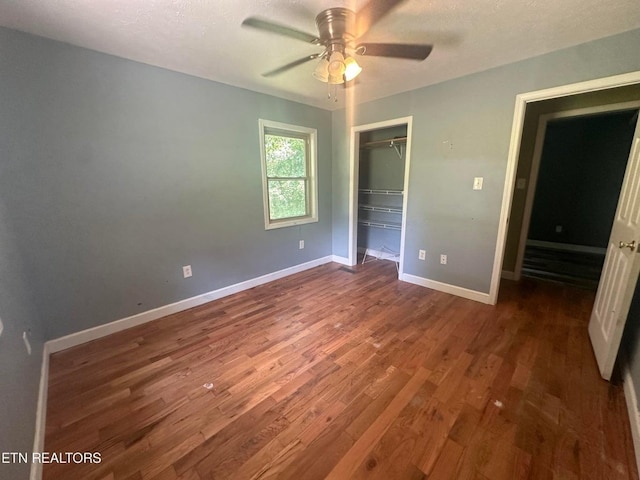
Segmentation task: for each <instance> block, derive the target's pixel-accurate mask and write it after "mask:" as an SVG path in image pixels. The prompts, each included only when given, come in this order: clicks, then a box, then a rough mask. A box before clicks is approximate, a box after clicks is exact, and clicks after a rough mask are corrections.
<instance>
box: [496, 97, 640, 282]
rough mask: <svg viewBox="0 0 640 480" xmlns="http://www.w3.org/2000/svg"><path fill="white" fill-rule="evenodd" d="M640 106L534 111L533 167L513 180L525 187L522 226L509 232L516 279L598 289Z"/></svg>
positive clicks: (631, 103) (639, 103)
mask: <svg viewBox="0 0 640 480" xmlns="http://www.w3.org/2000/svg"><path fill="white" fill-rule="evenodd" d="M639 107H640V102H626V103H620V104H613V105H606V106H602V107H591V108H585V109H578V110H570V111H564V112H554V113H549V114H545V115H542V116H540V119H539V122H538V129H537V137H536V140H535V148H534V154H533V160H532V165H531V173H530V175H528V178H526V177H521V178H518V180H517V182H516V188H517V187H518V184H520V186H526V187H527V196H526V201H525V206H524V212H523V218H522V228H521V230H520V232H519V239H513V238H509V237H508V238H507V244H508V245H509V244H510V242H511V243H513V242H514V241H517V242H518V251H517V258H516V262H515V269H514V271H513V278H514V279H519V278H520V275H521V274H522V275H524V276H529V277H535V278H541V279H544V280H550V281H554V282H560V283H567V284H570V285H574V286H579V287H583V288H589V289H593V290H595V289H596V288H597V286H598V282H599V279H600V273H601V270H602V265H603V263H604V258H605V253H606V247H607V243H608V239H609V235H610V233H611V227H612V224H613V218H614V214H615V210H616V206H617V203H618V197H619V195H620V189H621V187H622V180H623V177H624V173H625V169H626V165H627V161H628V157H629V151H630V149H631V142H632V138H633V132H634V129H635V124H636V121H637V112H638V110H637V108H639ZM527 180H528V185H526V183H527ZM513 216H514V215H513V213H512V217H513ZM517 233H518V232H515V231H514V230H512V231H510V232H509V234H510V235H511V236H515V235H516V234H517Z"/></svg>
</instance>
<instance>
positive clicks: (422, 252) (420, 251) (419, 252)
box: [418, 250, 427, 260]
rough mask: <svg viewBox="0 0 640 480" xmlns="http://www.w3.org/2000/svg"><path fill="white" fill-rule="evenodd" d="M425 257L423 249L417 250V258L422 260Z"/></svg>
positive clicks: (425, 253)
mask: <svg viewBox="0 0 640 480" xmlns="http://www.w3.org/2000/svg"><path fill="white" fill-rule="evenodd" d="M426 258H427V252H426V251H424V250H418V260H424V259H426Z"/></svg>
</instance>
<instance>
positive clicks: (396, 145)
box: [389, 140, 402, 160]
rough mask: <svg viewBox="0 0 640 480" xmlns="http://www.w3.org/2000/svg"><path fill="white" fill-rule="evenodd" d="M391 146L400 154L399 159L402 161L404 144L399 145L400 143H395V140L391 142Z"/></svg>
mask: <svg viewBox="0 0 640 480" xmlns="http://www.w3.org/2000/svg"><path fill="white" fill-rule="evenodd" d="M389 146H390V147H393V149H394V150H395V151H396V153H397V154H398V158H399V159H400V160H402V144H398V143H396V142H394V141H393V140H391V142H390V143H389Z"/></svg>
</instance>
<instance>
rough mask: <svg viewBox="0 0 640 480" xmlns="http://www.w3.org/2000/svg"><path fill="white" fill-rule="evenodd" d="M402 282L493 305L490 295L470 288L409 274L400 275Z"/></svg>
mask: <svg viewBox="0 0 640 480" xmlns="http://www.w3.org/2000/svg"><path fill="white" fill-rule="evenodd" d="M400 280H402V281H405V282H409V283H413V284H416V285H421V286H423V287H427V288H431V289H432V290H438V291H439V292H445V293H450V294H451V295H456V296H458V297H463V298H468V299H469V300H475V301H476V302H480V303H487V304H490V303H491V301H490V300H491V299H490V298H489V294H488V293H482V292H478V291H476V290H469V289H468V288H463V287H457V286H455V285H449V284H448V283H442V282H436V281H435V280H429V279H428V278H423V277H418V276H416V275H410V274H408V273H403V274H402V275H400Z"/></svg>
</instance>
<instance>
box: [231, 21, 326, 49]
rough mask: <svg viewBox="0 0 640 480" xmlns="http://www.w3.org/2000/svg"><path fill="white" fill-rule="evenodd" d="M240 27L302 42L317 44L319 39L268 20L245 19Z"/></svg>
mask: <svg viewBox="0 0 640 480" xmlns="http://www.w3.org/2000/svg"><path fill="white" fill-rule="evenodd" d="M242 25H243V26H245V27H252V28H257V29H258V30H264V31H267V32H271V33H275V34H277V35H282V36H284V37H289V38H295V39H296V40H302V41H303V42H307V43H313V44H319V43H320V39H319V38H318V37H316V36H315V35H311V34H310V33H307V32H303V31H301V30H297V29H295V28H291V27H287V26H286V25H280V24H279V23H273V22H270V21H269V20H263V19H261V18H258V17H249V18H245V19H244V20H243V21H242Z"/></svg>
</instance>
